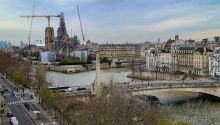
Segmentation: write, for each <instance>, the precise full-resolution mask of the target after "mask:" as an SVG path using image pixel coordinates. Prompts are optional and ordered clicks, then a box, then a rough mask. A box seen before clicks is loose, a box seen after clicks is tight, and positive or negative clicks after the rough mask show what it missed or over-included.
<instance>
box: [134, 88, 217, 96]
mask: <svg viewBox="0 0 220 125" xmlns="http://www.w3.org/2000/svg"><path fill="white" fill-rule="evenodd" d="M155 91H157V92H164V91H185V92H196V93H201V94H206V95H211V96H214V97H217V98H220V87H216V86H215V87H213V86H209V87H179V88H177V87H176V88H142V89H132V90H131V93H132V95H143V94H150V93H152V92H155Z"/></svg>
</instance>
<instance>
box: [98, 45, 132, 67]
mask: <svg viewBox="0 0 220 125" xmlns="http://www.w3.org/2000/svg"><path fill="white" fill-rule="evenodd" d="M99 55H100V58H103V57H107V58H108V59H109V60H117V59H120V60H125V61H127V62H129V63H130V62H132V61H133V60H134V55H135V46H134V45H132V44H103V45H100V48H99Z"/></svg>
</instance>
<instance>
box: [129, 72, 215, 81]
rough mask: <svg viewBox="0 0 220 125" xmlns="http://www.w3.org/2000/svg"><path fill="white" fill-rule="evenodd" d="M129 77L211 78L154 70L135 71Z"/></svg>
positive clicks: (151, 78) (154, 78)
mask: <svg viewBox="0 0 220 125" xmlns="http://www.w3.org/2000/svg"><path fill="white" fill-rule="evenodd" d="M127 77H128V78H133V79H138V80H145V81H148V80H169V81H171V80H175V81H182V80H211V78H209V77H202V76H189V75H187V76H186V74H178V75H177V74H175V73H163V72H153V71H145V72H141V75H140V72H133V73H132V74H129V75H128V76H127Z"/></svg>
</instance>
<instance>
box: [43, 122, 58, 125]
mask: <svg viewBox="0 0 220 125" xmlns="http://www.w3.org/2000/svg"><path fill="white" fill-rule="evenodd" d="M41 125H56V123H55V122H49V123H41Z"/></svg>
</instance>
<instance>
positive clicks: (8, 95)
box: [0, 75, 55, 125]
mask: <svg viewBox="0 0 220 125" xmlns="http://www.w3.org/2000/svg"><path fill="white" fill-rule="evenodd" d="M0 76H1V75H0ZM0 82H1V83H2V85H3V90H4V89H7V90H8V91H6V92H5V93H4V95H3V96H4V98H5V103H6V106H7V108H8V111H11V112H12V113H13V115H14V116H15V117H16V119H17V120H18V122H19V125H49V124H51V125H52V124H55V123H54V122H53V121H51V120H49V119H48V118H47V117H46V116H45V115H44V114H43V113H40V115H39V119H38V118H37V115H36V114H35V113H34V112H33V111H40V112H41V110H40V109H39V106H38V105H37V100H36V99H33V98H31V95H30V93H25V94H24V95H23V96H21V90H18V91H17V90H16V89H15V86H14V85H13V84H12V83H10V81H8V80H7V79H5V78H0ZM12 92H13V93H15V94H12ZM24 102H26V103H28V104H29V106H30V110H28V109H27V108H26V107H25V106H24V104H23V103H24ZM6 112H7V111H6Z"/></svg>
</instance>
